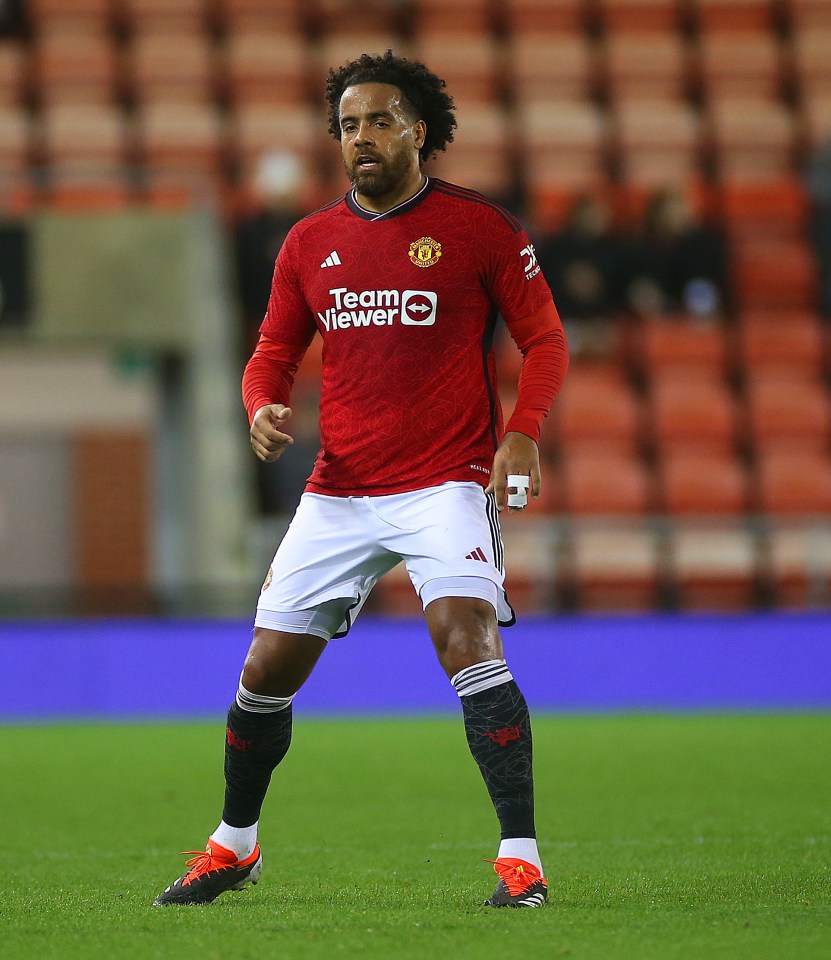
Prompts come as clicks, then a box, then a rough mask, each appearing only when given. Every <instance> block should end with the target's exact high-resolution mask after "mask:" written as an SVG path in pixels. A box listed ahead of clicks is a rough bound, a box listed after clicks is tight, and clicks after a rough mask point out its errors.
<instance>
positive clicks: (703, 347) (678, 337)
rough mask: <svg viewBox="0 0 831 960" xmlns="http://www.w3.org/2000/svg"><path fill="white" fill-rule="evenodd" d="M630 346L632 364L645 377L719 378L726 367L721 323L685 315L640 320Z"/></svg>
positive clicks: (654, 379) (725, 347)
mask: <svg viewBox="0 0 831 960" xmlns="http://www.w3.org/2000/svg"><path fill="white" fill-rule="evenodd" d="M630 350H631V353H632V363H633V365H634V366H635V368H636V370H637V371H638V372H639V373H640V375H641V376H642V377H644V378H645V379H646V380H648V381H653V382H654V381H656V380H665V379H667V378H668V377H674V378H676V379H683V378H686V379H687V380H700V379H702V378H703V379H709V380H714V381H721V380H723V378H724V376H725V374H726V371H727V357H728V347H727V338H726V334H725V331H724V328H723V327H722V325H721V324H720V323H717V322H712V321H701V320H695V319H693V318H691V317H688V316H686V315H683V316H680V317H675V318H673V317H664V318H656V319H645V320H643V321H641V323H639V324H638V325H637V327H636V328H635V330H634V331H633V332H632V337H631V346H630Z"/></svg>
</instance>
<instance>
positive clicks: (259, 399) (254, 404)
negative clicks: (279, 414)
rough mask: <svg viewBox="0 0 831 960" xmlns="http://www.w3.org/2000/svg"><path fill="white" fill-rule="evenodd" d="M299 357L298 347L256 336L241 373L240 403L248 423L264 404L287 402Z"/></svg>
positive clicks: (300, 351) (301, 354)
mask: <svg viewBox="0 0 831 960" xmlns="http://www.w3.org/2000/svg"><path fill="white" fill-rule="evenodd" d="M298 354H299V355H298ZM302 356H303V351H302V350H298V348H294V347H291V346H289V345H287V344H283V343H280V342H278V341H277V340H272V339H270V338H269V337H266V336H261V337H260V340H259V342H258V343H257V346H256V348H255V350H254V353H253V354H252V356H251V359H250V360H249V361H248V363H247V364H246V365H245V370H244V372H243V375H242V402H243V404H244V405H245V410H246V413H247V414H248V422H249V423H251V422H252V421H253V419H254V414H255V413H256V412H257V411H258V410H259V409H260V407H263V406H265V405H266V404H271V403H282V404H285V405H286V406H288V405H289V399H290V397H291V388H292V386H293V384H294V375H295V373H296V372H297V367H298V365H299V363H300V359H301V358H302Z"/></svg>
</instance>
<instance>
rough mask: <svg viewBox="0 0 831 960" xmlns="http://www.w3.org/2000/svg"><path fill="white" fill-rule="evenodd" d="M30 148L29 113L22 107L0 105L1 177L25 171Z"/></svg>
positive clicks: (20, 173)
mask: <svg viewBox="0 0 831 960" xmlns="http://www.w3.org/2000/svg"><path fill="white" fill-rule="evenodd" d="M30 149H31V121H30V119H29V114H28V113H27V112H26V111H25V110H23V109H22V108H21V107H3V106H0V177H4V178H6V177H13V176H15V175H22V174H23V173H25V172H26V171H27V169H28V165H29V151H30Z"/></svg>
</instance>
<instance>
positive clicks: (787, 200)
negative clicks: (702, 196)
mask: <svg viewBox="0 0 831 960" xmlns="http://www.w3.org/2000/svg"><path fill="white" fill-rule="evenodd" d="M718 212H719V219H720V221H721V225H722V227H723V228H724V230H725V232H726V233H727V235H728V236H729V237H731V238H735V239H737V240H741V239H744V238H747V239H750V238H753V239H756V240H758V239H760V238H769V239H781V238H785V239H789V240H790V239H794V238H796V237H801V236H804V235H805V231H806V228H807V225H808V197H807V194H806V190H805V186H804V184H803V183H802V181H801V180H800V179H798V178H797V177H796V176H794V175H792V174H790V175H787V176H784V177H779V178H777V179H773V180H762V181H755V180H751V181H745V180H731V179H722V181H721V183H720V184H719V186H718Z"/></svg>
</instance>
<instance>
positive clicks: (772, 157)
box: [707, 96, 796, 180]
mask: <svg viewBox="0 0 831 960" xmlns="http://www.w3.org/2000/svg"><path fill="white" fill-rule="evenodd" d="M707 118H708V124H709V140H710V146H711V149H712V152H713V159H714V161H715V164H716V168H717V172H718V175H719V177H720V178H722V179H731V178H735V179H744V180H770V179H773V178H776V177H781V176H786V175H788V174H790V173H791V170H792V163H793V159H794V143H795V133H796V130H795V123H794V118H793V115H792V114H791V112H790V110H789V109H788V108H787V107H786V106H785V105H784V104H782V103H779V102H778V101H776V100H773V99H770V98H764V97H721V96H714V97H712V98H711V99H710V102H709V104H708V107H707Z"/></svg>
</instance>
